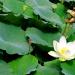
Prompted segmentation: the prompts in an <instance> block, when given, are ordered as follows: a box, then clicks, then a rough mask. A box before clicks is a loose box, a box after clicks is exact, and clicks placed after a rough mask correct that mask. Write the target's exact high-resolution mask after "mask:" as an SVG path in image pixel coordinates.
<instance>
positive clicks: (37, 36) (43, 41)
mask: <svg viewBox="0 0 75 75" xmlns="http://www.w3.org/2000/svg"><path fill="white" fill-rule="evenodd" d="M26 36H28V37H29V38H31V40H32V43H36V44H40V45H43V46H47V47H52V44H53V40H57V39H59V38H60V36H61V34H60V33H54V34H53V33H44V32H42V31H40V30H38V29H37V28H33V27H32V28H28V29H27V30H26Z"/></svg>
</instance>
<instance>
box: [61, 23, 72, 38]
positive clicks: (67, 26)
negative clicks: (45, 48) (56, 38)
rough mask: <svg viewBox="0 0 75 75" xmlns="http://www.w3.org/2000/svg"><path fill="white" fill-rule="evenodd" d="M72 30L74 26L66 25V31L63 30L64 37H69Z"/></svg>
mask: <svg viewBox="0 0 75 75" xmlns="http://www.w3.org/2000/svg"><path fill="white" fill-rule="evenodd" d="M71 28H72V25H70V24H69V23H68V24H66V25H65V28H64V30H63V32H62V35H64V36H65V37H67V36H68V33H69V31H70V30H71Z"/></svg>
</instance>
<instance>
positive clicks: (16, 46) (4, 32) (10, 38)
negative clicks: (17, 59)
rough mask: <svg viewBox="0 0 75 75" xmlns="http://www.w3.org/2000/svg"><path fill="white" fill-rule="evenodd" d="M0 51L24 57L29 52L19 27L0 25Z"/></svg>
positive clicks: (23, 34)
mask: <svg viewBox="0 0 75 75" xmlns="http://www.w3.org/2000/svg"><path fill="white" fill-rule="evenodd" d="M0 49H2V50H6V52H7V53H9V54H16V53H17V54H20V55H24V54H27V53H29V52H31V50H32V49H31V48H30V50H29V45H28V43H27V42H26V40H25V33H24V31H23V30H21V29H20V28H19V27H15V26H13V25H7V24H4V23H0Z"/></svg>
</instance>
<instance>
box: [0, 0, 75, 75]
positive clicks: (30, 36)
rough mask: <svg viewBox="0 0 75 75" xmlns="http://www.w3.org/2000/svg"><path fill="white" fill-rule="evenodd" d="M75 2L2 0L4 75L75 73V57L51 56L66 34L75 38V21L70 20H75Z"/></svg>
mask: <svg viewBox="0 0 75 75" xmlns="http://www.w3.org/2000/svg"><path fill="white" fill-rule="evenodd" d="M74 3H75V0H0V75H75V71H74V69H75V59H74V60H70V61H65V62H60V61H59V60H58V59H56V58H53V57H51V56H49V55H48V51H51V50H54V48H53V41H54V40H57V41H58V40H59V38H60V37H61V36H62V35H64V36H65V37H66V38H67V41H74V40H75V23H73V22H71V23H69V22H66V19H70V18H74V19H75V17H73V16H72V15H71V14H69V13H68V12H67V10H68V9H71V10H72V9H73V7H74V6H75V5H73V4H74ZM73 10H74V11H75V9H73ZM74 22H75V21H74ZM62 45H63V44H62Z"/></svg>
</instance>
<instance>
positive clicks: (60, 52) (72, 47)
mask: <svg viewBox="0 0 75 75" xmlns="http://www.w3.org/2000/svg"><path fill="white" fill-rule="evenodd" d="M53 47H54V50H55V51H50V52H48V54H49V55H51V56H53V57H56V58H59V60H60V61H66V60H71V59H74V58H75V42H68V43H67V41H66V38H65V37H64V36H62V37H61V38H60V40H59V42H57V41H55V40H54V41H53Z"/></svg>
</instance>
